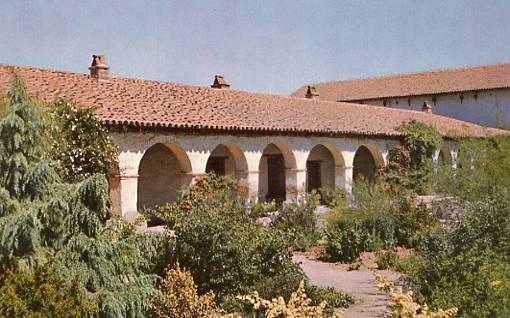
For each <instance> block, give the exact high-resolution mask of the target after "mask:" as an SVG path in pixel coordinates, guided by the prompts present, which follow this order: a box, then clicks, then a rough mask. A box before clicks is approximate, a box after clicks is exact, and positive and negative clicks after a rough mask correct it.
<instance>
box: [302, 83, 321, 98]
mask: <svg viewBox="0 0 510 318" xmlns="http://www.w3.org/2000/svg"><path fill="white" fill-rule="evenodd" d="M305 96H306V98H316V97H318V96H319V93H318V92H317V89H316V88H315V86H311V85H308V87H307V89H306V95H305Z"/></svg>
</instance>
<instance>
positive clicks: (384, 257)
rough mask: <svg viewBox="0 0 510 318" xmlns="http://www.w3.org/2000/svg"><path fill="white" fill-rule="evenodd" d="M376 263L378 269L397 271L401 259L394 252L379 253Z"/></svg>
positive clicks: (376, 254)
mask: <svg viewBox="0 0 510 318" xmlns="http://www.w3.org/2000/svg"><path fill="white" fill-rule="evenodd" d="M375 256H376V258H375V263H376V264H377V268H378V269H395V268H396V266H397V264H398V261H399V258H398V255H397V253H395V252H394V251H391V250H390V251H378V252H377V253H375Z"/></svg>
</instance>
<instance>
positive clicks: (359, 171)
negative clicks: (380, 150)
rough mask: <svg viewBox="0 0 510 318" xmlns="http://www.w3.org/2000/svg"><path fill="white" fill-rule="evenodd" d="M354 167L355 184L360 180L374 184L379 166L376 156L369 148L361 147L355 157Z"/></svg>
mask: <svg viewBox="0 0 510 318" xmlns="http://www.w3.org/2000/svg"><path fill="white" fill-rule="evenodd" d="M353 166H354V167H353V179H354V182H356V181H357V180H359V179H364V180H365V181H368V182H374V180H375V176H376V173H377V168H378V166H377V162H376V160H375V158H374V156H373V155H372V153H371V152H370V150H369V149H368V148H367V147H365V146H360V147H359V148H358V150H357V151H356V154H355V155H354V163H353Z"/></svg>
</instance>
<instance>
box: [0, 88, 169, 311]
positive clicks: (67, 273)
mask: <svg viewBox="0 0 510 318" xmlns="http://www.w3.org/2000/svg"><path fill="white" fill-rule="evenodd" d="M48 118H49V115H48V108H44V107H39V106H38V105H37V104H36V102H35V101H34V100H33V99H31V98H29V97H28V95H27V93H26V89H25V87H24V85H23V83H22V82H21V81H20V80H19V79H17V78H14V80H13V85H12V90H11V92H10V94H9V105H8V107H7V112H6V114H5V116H4V117H3V118H2V119H1V120H0V138H1V139H0V271H5V270H6V268H8V266H9V265H10V264H12V262H13V261H14V260H18V263H19V266H20V268H21V269H22V270H24V271H26V272H27V273H33V272H34V271H35V269H36V268H38V266H40V265H41V264H48V266H49V267H50V268H51V269H52V270H53V271H55V272H56V273H57V274H59V275H60V276H61V277H62V278H63V279H64V280H66V281H67V282H68V283H69V284H71V283H72V282H73V281H75V279H76V278H77V279H78V280H77V281H78V282H79V284H78V286H77V288H79V289H80V291H81V292H82V293H83V294H84V297H85V298H86V299H89V300H91V301H92V302H94V303H96V304H97V305H98V307H99V309H100V315H101V316H102V317H142V316H143V315H144V312H145V310H146V308H147V305H148V303H149V302H150V300H151V299H152V298H154V297H155V296H156V295H157V291H156V290H155V288H154V285H155V281H156V278H157V276H156V275H152V274H148V272H150V271H152V270H154V269H155V268H156V266H157V265H158V262H159V255H160V254H161V253H165V252H166V251H168V243H167V241H168V240H167V239H166V238H165V237H162V236H158V235H157V234H137V233H136V229H135V227H134V226H133V225H130V224H127V223H125V222H124V221H121V220H117V219H113V220H112V221H111V222H109V223H106V221H107V220H108V219H109V218H110V217H111V213H110V206H109V198H108V183H107V180H106V177H105V175H104V174H101V173H96V174H92V173H90V169H89V170H88V171H87V173H88V174H87V176H84V177H82V178H74V176H73V178H72V179H81V180H82V181H81V182H75V183H70V182H69V181H64V180H63V179H67V178H64V177H61V176H60V175H59V173H57V172H56V171H60V170H62V169H61V168H60V166H59V162H58V161H52V160H51V156H52V142H51V140H50V138H49V135H50V134H49V132H50V131H51V132H52V134H54V133H55V131H57V132H58V127H55V125H54V126H51V125H50V124H49V123H50V121H49V120H48ZM82 146H83V145H82Z"/></svg>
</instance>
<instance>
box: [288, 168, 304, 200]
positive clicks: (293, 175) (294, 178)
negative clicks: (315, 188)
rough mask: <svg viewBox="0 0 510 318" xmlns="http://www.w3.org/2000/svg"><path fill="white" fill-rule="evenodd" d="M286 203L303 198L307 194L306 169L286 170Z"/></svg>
mask: <svg viewBox="0 0 510 318" xmlns="http://www.w3.org/2000/svg"><path fill="white" fill-rule="evenodd" d="M285 184H286V191H285V192H286V197H285V199H286V201H287V202H291V201H294V200H296V199H299V198H301V197H302V196H303V195H304V194H305V192H306V189H305V184H306V169H285Z"/></svg>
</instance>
